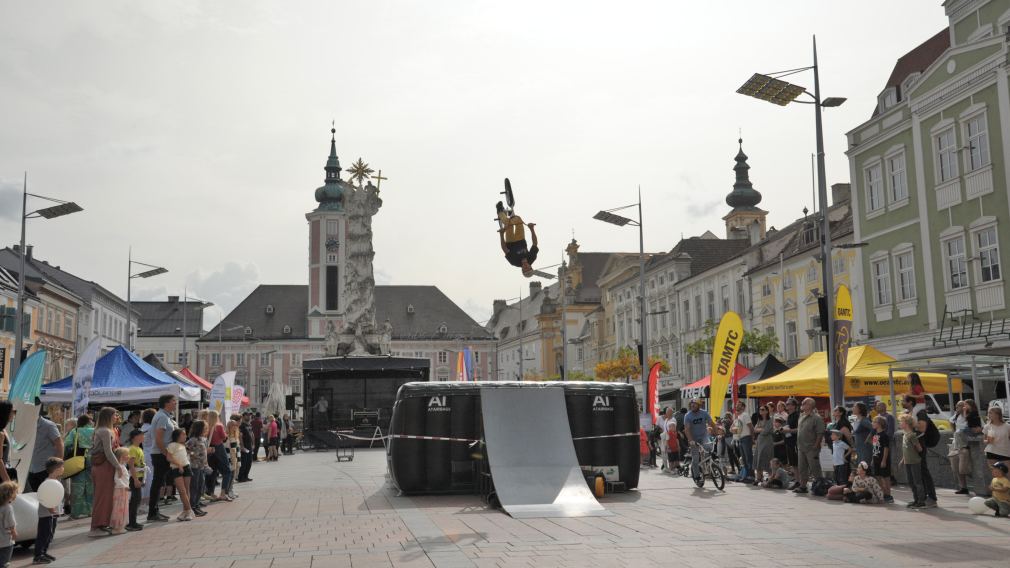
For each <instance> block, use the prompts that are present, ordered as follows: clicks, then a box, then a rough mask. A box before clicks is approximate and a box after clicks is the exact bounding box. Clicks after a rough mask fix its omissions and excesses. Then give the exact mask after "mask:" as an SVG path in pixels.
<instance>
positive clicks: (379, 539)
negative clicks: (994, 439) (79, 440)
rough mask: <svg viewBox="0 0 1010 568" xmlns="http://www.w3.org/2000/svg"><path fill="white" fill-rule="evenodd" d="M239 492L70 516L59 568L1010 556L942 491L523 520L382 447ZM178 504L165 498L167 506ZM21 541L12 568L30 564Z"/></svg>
mask: <svg viewBox="0 0 1010 568" xmlns="http://www.w3.org/2000/svg"><path fill="white" fill-rule="evenodd" d="M252 476H253V477H254V478H255V481H254V482H252V483H247V484H239V485H237V486H236V490H237V491H238V492H239V493H240V498H239V499H238V500H237V501H235V502H234V503H221V504H215V505H212V506H209V507H208V508H207V510H208V512H209V514H208V515H207V516H206V517H204V518H203V519H197V520H195V521H193V522H188V523H178V522H171V523H163V524H157V525H155V526H151V527H148V528H147V530H144V531H142V532H138V533H128V534H126V535H122V536H114V537H102V538H99V539H89V538H88V537H87V536H86V532H87V528H88V527H87V521H72V522H64V523H61V525H60V527H59V529H58V530H57V534H56V542H55V543H54V545H53V547H52V548H51V550H50V552H51V554H53V555H54V556H56V557H58V558H59V560H58V561H57V562H56V563H54V564H52V566H56V567H60V566H67V567H77V566H105V567H109V568H118V567H124V568H125V567H140V566H160V567H164V568H167V567H179V568H183V567H184V568H197V567H198V568H217V567H222V568H223V567H232V566H234V567H235V568H310V567H311V568H319V567H331V566H332V567H354V568H360V567H381V566H410V567H414V566H440V567H441V566H445V567H457V566H652V565H666V566H671V565H681V564H688V565H690V566H692V568H702V567H707V566H713V567H721V566H773V565H774V566H875V567H880V566H888V567H891V566H951V565H957V564H964V565H966V566H967V565H969V564H970V565H971V566H1001V567H1005V566H1007V559H1008V558H1010V520H1008V519H997V518H993V517H992V516H975V515H971V514H970V513H969V512H968V510H967V506H966V504H967V499H965V498H963V497H959V496H955V495H953V493H952V492H951V491H942V492H941V495H940V501H941V506H942V508H940V509H933V510H928V511H907V510H905V507H904V502H903V499H904V498H905V497H906V496H907V494H906V493H903V492H901V491H896V492H895V495H896V497H897V499H898V501H899V504H897V505H892V506H868V505H849V504H842V503H836V502H828V501H825V500H823V499H821V498H814V497H808V496H798V495H793V494H791V493H785V492H782V491H773V490H761V489H757V488H752V487H749V486H743V485H734V484H730V485H728V486H727V488H726V489H727V491H725V492H717V491H714V490H712V489H710V488H706V489H696V488H695V487H694V485H693V484H692V483H691V481H690V480H688V479H683V478H673V477H670V476H668V475H665V474H663V473H660V472H658V471H656V470H646V471H643V472H642V483H641V488H640V490H639V491H633V492H629V493H626V494H623V495H617V496H612V497H607V498H606V499H604V501H603V502H604V504H605V506H606V507H607V508H608V509H610V510H611V511H613V512H614V513H615V515H614V516H611V517H597V518H586V519H531V520H523V521H519V520H515V519H513V518H511V517H509V516H507V515H505V514H504V513H502V512H500V511H494V510H488V509H486V508H485V507H484V506H483V505H482V503H481V501H480V499H479V498H477V497H474V496H469V495H466V496H451V497H413V498H409V497H398V496H396V494H395V492H394V491H393V490H392V489H391V488H390V487H389V486H388V485H387V483H386V479H385V455H384V453H383V452H382V451H381V450H359V451H358V452H357V456H356V458H355V459H354V461H352V462H341V463H338V462H337V461H336V460H335V459H334V456H333V454H332V453H306V454H299V455H297V456H292V457H284V458H282V459H281V461H280V462H277V463H258V464H256V465H255V466H254V467H253V473H252ZM175 509H178V506H175V507H170V508H169V510H168V511H167V512H168V513H172V512H173V511H174V510H175ZM31 560H32V557H31V554H30V553H27V552H24V551H18V552H15V557H14V562H13V563H12V565H13V566H14V567H21V566H27V565H29V564H30V563H31Z"/></svg>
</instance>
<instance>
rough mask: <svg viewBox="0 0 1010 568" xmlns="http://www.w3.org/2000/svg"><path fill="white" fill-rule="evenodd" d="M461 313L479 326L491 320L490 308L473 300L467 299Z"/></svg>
mask: <svg viewBox="0 0 1010 568" xmlns="http://www.w3.org/2000/svg"><path fill="white" fill-rule="evenodd" d="M461 307H462V308H463V311H464V312H466V313H467V315H469V316H470V317H472V318H473V319H474V321H476V322H477V323H479V324H483V323H484V322H486V321H487V320H488V319H490V318H491V307H490V306H489V305H487V303H486V302H479V301H477V300H475V299H473V298H467V299H466V302H465V303H464V304H463V305H462V306H461Z"/></svg>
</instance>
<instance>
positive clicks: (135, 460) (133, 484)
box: [125, 430, 147, 531]
mask: <svg viewBox="0 0 1010 568" xmlns="http://www.w3.org/2000/svg"><path fill="white" fill-rule="evenodd" d="M143 443H144V432H142V431H140V430H133V431H132V432H130V446H129V451H130V461H129V463H130V468H129V469H130V522H129V523H128V524H127V525H126V527H125V528H126V530H128V531H139V530H142V529H143V528H144V525H142V524H140V523H138V522H137V509H139V508H140V500H141V490H142V489H143V488H144V474H145V473H146V471H147V464H146V463H144V448H143Z"/></svg>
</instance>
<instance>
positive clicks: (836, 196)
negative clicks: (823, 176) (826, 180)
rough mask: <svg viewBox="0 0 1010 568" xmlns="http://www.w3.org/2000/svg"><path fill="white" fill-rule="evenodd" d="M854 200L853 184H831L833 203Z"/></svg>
mask: <svg viewBox="0 0 1010 568" xmlns="http://www.w3.org/2000/svg"><path fill="white" fill-rule="evenodd" d="M850 200H852V184H849V183H833V184H831V204H832V205H838V204H839V203H848V202H849V201H850Z"/></svg>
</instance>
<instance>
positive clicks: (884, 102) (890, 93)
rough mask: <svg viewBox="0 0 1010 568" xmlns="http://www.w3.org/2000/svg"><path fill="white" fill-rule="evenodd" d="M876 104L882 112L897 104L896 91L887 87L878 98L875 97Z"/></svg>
mask: <svg viewBox="0 0 1010 568" xmlns="http://www.w3.org/2000/svg"><path fill="white" fill-rule="evenodd" d="M877 100H878V104H879V105H880V111H881V112H884V111H886V110H887V109H889V108H891V107H893V106H894V105H896V104H898V90H897V89H896V88H894V87H888V88H887V89H885V90H884V92H883V93H880V96H879V97H877Z"/></svg>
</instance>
